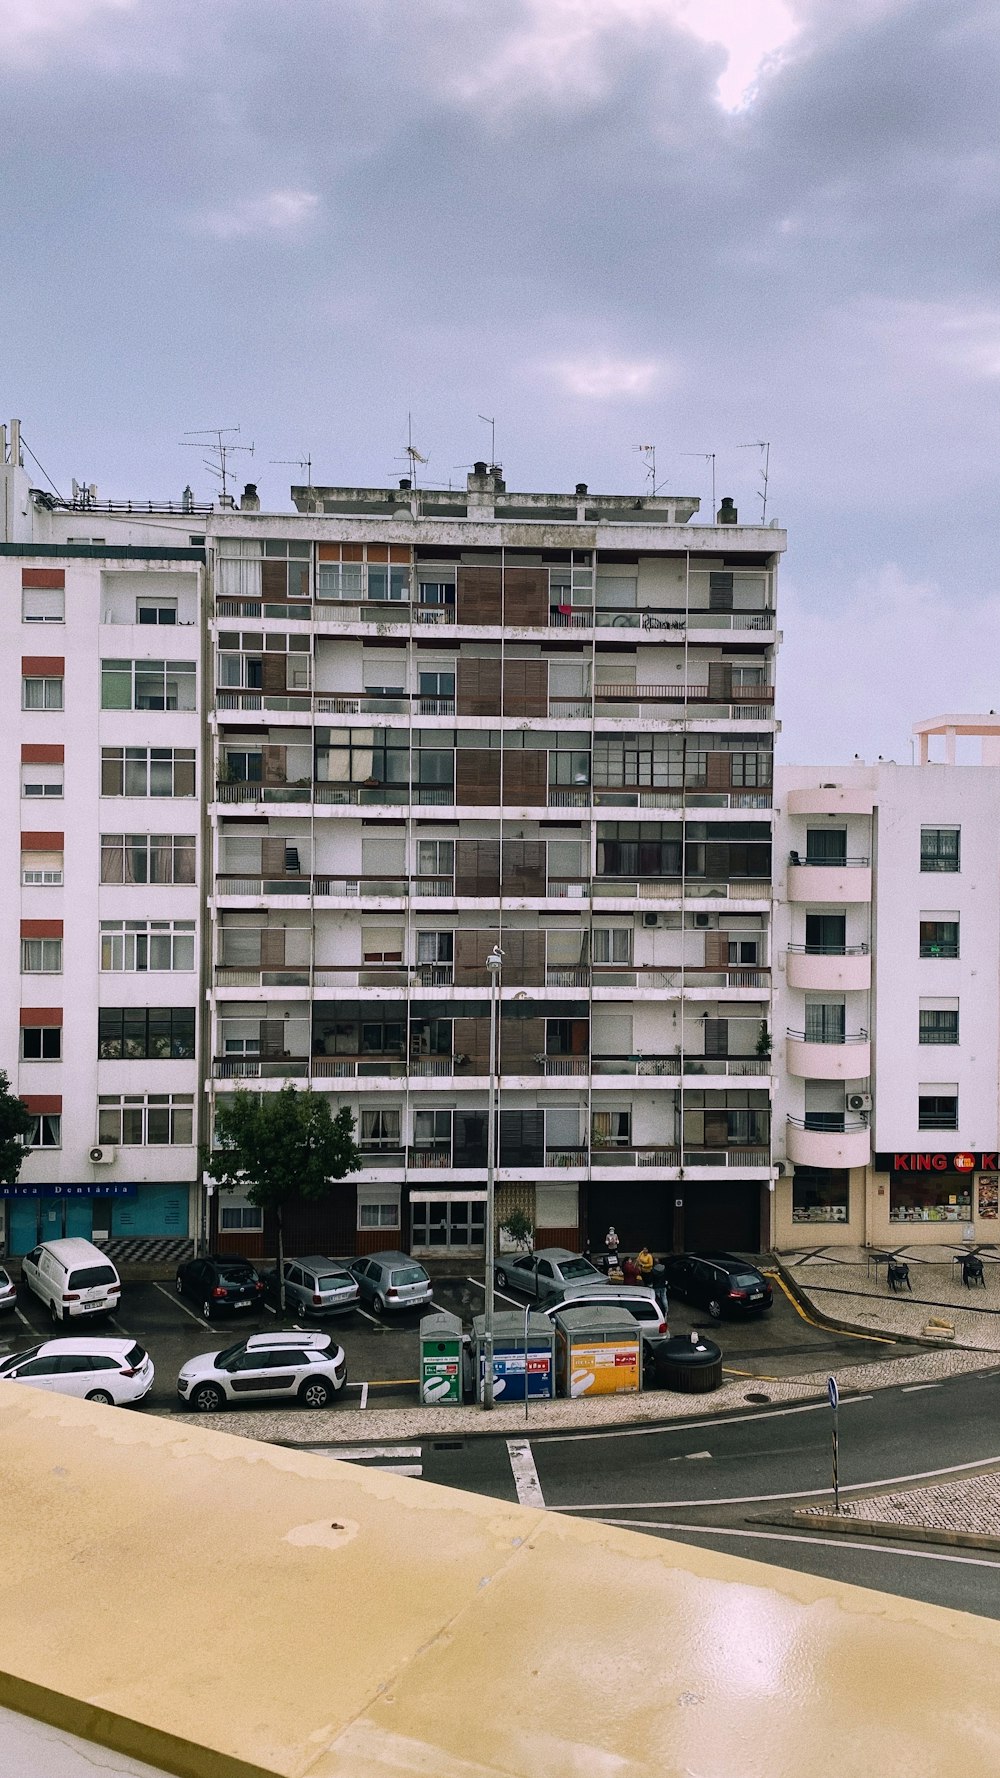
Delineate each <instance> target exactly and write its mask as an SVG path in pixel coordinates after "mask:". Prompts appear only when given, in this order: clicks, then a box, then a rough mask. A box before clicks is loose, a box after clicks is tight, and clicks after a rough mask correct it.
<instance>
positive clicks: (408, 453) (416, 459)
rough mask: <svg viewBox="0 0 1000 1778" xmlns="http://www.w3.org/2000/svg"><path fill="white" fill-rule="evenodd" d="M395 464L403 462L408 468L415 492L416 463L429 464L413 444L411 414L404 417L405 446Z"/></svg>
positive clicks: (426, 458) (427, 459) (427, 458)
mask: <svg viewBox="0 0 1000 1778" xmlns="http://www.w3.org/2000/svg"><path fill="white" fill-rule="evenodd" d="M396 462H397V463H403V462H405V463H406V464H407V465H408V466H409V470H410V479H411V481H412V483H413V487H414V490H415V489H416V486H417V464H418V463H429V462H430V458H429V457H425V456H424V455H423V453H422V452H421V451H418V450H417V447H416V445H415V444H414V442H413V415H412V414H407V416H406V446H405V448H404V450H403V453H402V455H401V456H399V457H397V458H396Z"/></svg>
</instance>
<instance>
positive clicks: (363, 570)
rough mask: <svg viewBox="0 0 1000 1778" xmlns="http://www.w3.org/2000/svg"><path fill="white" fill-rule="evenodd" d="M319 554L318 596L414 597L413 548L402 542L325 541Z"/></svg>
mask: <svg viewBox="0 0 1000 1778" xmlns="http://www.w3.org/2000/svg"><path fill="white" fill-rule="evenodd" d="M319 556H320V560H319V566H318V569H317V587H316V596H317V598H320V599H354V600H360V599H373V600H378V601H383V600H387V601H390V602H392V603H400V602H401V601H404V600H407V599H409V597H410V551H409V549H408V548H406V547H405V546H404V545H402V544H389V545H387V544H384V543H370V544H368V545H367V546H366V545H363V544H360V543H343V544H340V543H324V544H321V545H320V548H319ZM365 558H366V559H365Z"/></svg>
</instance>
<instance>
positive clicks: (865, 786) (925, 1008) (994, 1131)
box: [774, 716, 1000, 1249]
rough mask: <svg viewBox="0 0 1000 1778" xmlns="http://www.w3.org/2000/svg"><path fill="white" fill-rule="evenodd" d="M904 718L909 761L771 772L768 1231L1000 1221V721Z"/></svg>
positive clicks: (903, 1237)
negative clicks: (976, 755)
mask: <svg viewBox="0 0 1000 1778" xmlns="http://www.w3.org/2000/svg"><path fill="white" fill-rule="evenodd" d="M915 732H916V734H917V736H918V739H919V760H920V763H919V764H917V765H905V766H898V765H895V764H891V763H886V764H878V765H872V766H868V765H856V766H830V767H811V768H806V767H799V766H791V767H783V768H781V769H780V770H779V771H778V774H777V784H776V791H775V797H776V809H775V817H776V819H775V846H776V863H775V894H776V903H775V950H776V969H777V984H776V988H775V1017H774V1024H775V1043H774V1049H775V1058H776V1070H775V1072H776V1077H777V1083H778V1085H777V1096H776V1106H775V1109H776V1114H777V1115H776V1128H775V1145H774V1146H775V1155H776V1156H777V1157H778V1159H779V1163H780V1165H779V1177H778V1180H777V1189H776V1196H775V1212H776V1219H775V1245H776V1246H778V1247H779V1248H785V1249H788V1248H794V1247H802V1246H803V1245H806V1244H809V1245H820V1244H822V1245H826V1244H830V1243H837V1242H841V1243H848V1244H851V1245H862V1244H867V1245H876V1246H879V1247H898V1246H901V1245H909V1244H912V1243H913V1242H915V1241H917V1242H919V1241H921V1240H924V1241H932V1242H934V1241H942V1240H945V1241H947V1240H951V1241H953V1242H960V1241H961V1240H962V1238H963V1236H964V1235H966V1234H967V1231H968V1230H969V1229H971V1230H972V1233H973V1235H974V1237H975V1238H976V1239H977V1240H980V1241H984V1242H989V1241H995V1240H996V1239H997V1235H998V1232H1000V1224H998V1219H997V1196H998V1183H1000V1154H998V1145H1000V1120H998V1081H1000V909H998V887H1000V770H998V766H1000V718H997V717H994V716H988V717H955V716H947V717H942V718H939V719H937V720H935V721H930V722H924V723H919V724H918V725H917V728H916V731H915ZM957 734H961V735H967V736H976V737H978V738H979V741H980V743H981V763H979V764H967V765H966V764H958V763H956V749H955V739H956V735H957ZM935 736H937V737H940V738H941V740H942V742H943V746H944V750H945V758H944V761H943V762H942V763H932V762H931V760H930V757H929V756H930V752H931V747H932V745H933V744H934V743H933V737H935Z"/></svg>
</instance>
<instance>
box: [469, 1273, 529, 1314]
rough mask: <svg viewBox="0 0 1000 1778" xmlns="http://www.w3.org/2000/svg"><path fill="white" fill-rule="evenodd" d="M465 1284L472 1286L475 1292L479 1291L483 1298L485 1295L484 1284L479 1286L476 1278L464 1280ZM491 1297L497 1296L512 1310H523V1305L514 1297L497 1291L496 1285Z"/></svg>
mask: <svg viewBox="0 0 1000 1778" xmlns="http://www.w3.org/2000/svg"><path fill="white" fill-rule="evenodd" d="M465 1282H466V1284H474V1285H475V1287H476V1289H477V1290H481V1291H482V1293H483V1295H484V1296H485V1295H486V1286H485V1284H480V1282H479V1279H478V1278H466V1280H465ZM493 1295H494V1296H498V1297H499V1298H500V1301H501V1302H502V1303H510V1305H511V1307H512V1308H514V1309H523V1308H524V1304H523V1303H519V1302H518V1300H517V1298H516V1296H507V1295H505V1293H504V1292H503V1291H502V1290H498V1289H497V1287H496V1285H494V1286H493Z"/></svg>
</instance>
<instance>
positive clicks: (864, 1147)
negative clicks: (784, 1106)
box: [785, 1117, 872, 1167]
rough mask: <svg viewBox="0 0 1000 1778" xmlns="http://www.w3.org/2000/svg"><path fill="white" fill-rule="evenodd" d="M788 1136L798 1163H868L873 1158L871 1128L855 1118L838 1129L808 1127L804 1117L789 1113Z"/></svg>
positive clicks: (791, 1155)
mask: <svg viewBox="0 0 1000 1778" xmlns="http://www.w3.org/2000/svg"><path fill="white" fill-rule="evenodd" d="M785 1137H786V1144H787V1154H788V1158H789V1160H790V1161H791V1162H792V1163H793V1165H794V1166H796V1167H865V1166H867V1165H868V1162H869V1161H870V1160H871V1152H872V1138H871V1130H870V1129H869V1127H868V1125H867V1124H862V1123H859V1122H854V1121H853V1120H852V1121H850V1122H848V1121H847V1120H846V1119H845V1120H844V1126H843V1128H842V1129H839V1130H807V1129H806V1127H805V1124H804V1123H803V1121H802V1119H801V1118H795V1117H790V1118H788V1120H787V1127H786V1133H785Z"/></svg>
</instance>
